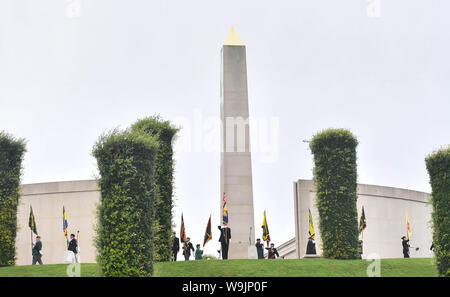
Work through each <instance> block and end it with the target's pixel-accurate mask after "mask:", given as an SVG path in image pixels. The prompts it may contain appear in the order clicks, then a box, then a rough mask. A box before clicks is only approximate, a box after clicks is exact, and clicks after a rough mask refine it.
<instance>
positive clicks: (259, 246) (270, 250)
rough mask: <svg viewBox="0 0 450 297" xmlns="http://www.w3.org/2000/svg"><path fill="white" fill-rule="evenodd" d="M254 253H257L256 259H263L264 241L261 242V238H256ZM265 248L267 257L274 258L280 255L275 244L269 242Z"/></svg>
mask: <svg viewBox="0 0 450 297" xmlns="http://www.w3.org/2000/svg"><path fill="white" fill-rule="evenodd" d="M255 246H256V253H257V254H258V259H264V243H261V239H259V238H258V239H256V243H255ZM266 250H267V259H275V258H276V257H278V258H279V257H280V255H279V254H278V251H277V249H276V248H275V244H273V243H271V244H270V247H266Z"/></svg>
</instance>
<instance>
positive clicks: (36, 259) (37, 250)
mask: <svg viewBox="0 0 450 297" xmlns="http://www.w3.org/2000/svg"><path fill="white" fill-rule="evenodd" d="M41 250H42V241H41V237H40V236H39V235H38V236H36V242H35V243H34V244H33V245H32V248H31V255H32V257H33V260H32V262H31V264H32V265H36V263H39V265H43V264H44V263H43V262H42V256H43V255H42V253H41ZM67 250H68V251H72V252H73V255H74V256H73V261H74V262H75V263H78V241H77V240H76V239H75V234H70V241H69V240H68V241H67Z"/></svg>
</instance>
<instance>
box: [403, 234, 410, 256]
mask: <svg viewBox="0 0 450 297" xmlns="http://www.w3.org/2000/svg"><path fill="white" fill-rule="evenodd" d="M402 246H403V257H404V258H409V239H406V236H403V237H402Z"/></svg>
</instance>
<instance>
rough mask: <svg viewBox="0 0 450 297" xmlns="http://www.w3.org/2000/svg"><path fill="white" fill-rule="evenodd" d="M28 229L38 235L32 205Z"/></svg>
mask: <svg viewBox="0 0 450 297" xmlns="http://www.w3.org/2000/svg"><path fill="white" fill-rule="evenodd" d="M28 227H30V229H31V231H33V233H34V234H36V235H38V232H37V227H36V220H35V219H34V214H33V208H32V207H31V205H30V217H29V218H28Z"/></svg>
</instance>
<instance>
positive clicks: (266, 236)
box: [261, 211, 270, 245]
mask: <svg viewBox="0 0 450 297" xmlns="http://www.w3.org/2000/svg"><path fill="white" fill-rule="evenodd" d="M261 228H263V240H264V241H267V245H269V242H270V233H269V226H268V225H267V220H266V211H264V219H263V222H262V226H261Z"/></svg>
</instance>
